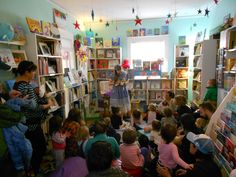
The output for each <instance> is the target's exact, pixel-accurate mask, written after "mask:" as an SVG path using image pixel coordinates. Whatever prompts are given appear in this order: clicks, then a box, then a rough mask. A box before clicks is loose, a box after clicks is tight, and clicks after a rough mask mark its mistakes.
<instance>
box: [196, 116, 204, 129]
mask: <svg viewBox="0 0 236 177" xmlns="http://www.w3.org/2000/svg"><path fill="white" fill-rule="evenodd" d="M206 124H207V122H206V120H205V119H203V118H201V117H199V118H197V119H196V121H195V125H196V127H197V128H204V127H205V126H206Z"/></svg>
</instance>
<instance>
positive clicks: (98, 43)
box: [95, 37, 103, 48]
mask: <svg viewBox="0 0 236 177" xmlns="http://www.w3.org/2000/svg"><path fill="white" fill-rule="evenodd" d="M95 46H96V48H102V47H103V38H102V37H96V38H95Z"/></svg>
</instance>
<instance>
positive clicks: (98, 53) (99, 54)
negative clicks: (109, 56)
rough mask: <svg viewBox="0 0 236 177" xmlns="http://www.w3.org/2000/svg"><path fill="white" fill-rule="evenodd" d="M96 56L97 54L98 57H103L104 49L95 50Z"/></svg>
mask: <svg viewBox="0 0 236 177" xmlns="http://www.w3.org/2000/svg"><path fill="white" fill-rule="evenodd" d="M97 56H98V58H104V57H105V51H104V50H97Z"/></svg>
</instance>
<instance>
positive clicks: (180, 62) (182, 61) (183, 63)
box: [175, 58, 187, 67]
mask: <svg viewBox="0 0 236 177" xmlns="http://www.w3.org/2000/svg"><path fill="white" fill-rule="evenodd" d="M175 66H176V67H187V58H181V59H178V60H176V63H175Z"/></svg>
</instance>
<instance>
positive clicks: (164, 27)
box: [161, 25, 169, 35]
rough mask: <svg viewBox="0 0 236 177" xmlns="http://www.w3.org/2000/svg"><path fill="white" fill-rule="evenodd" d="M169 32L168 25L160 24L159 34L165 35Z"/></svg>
mask: <svg viewBox="0 0 236 177" xmlns="http://www.w3.org/2000/svg"><path fill="white" fill-rule="evenodd" d="M168 33H169V26H167V25H165V26H161V34H162V35H165V34H168Z"/></svg>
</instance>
